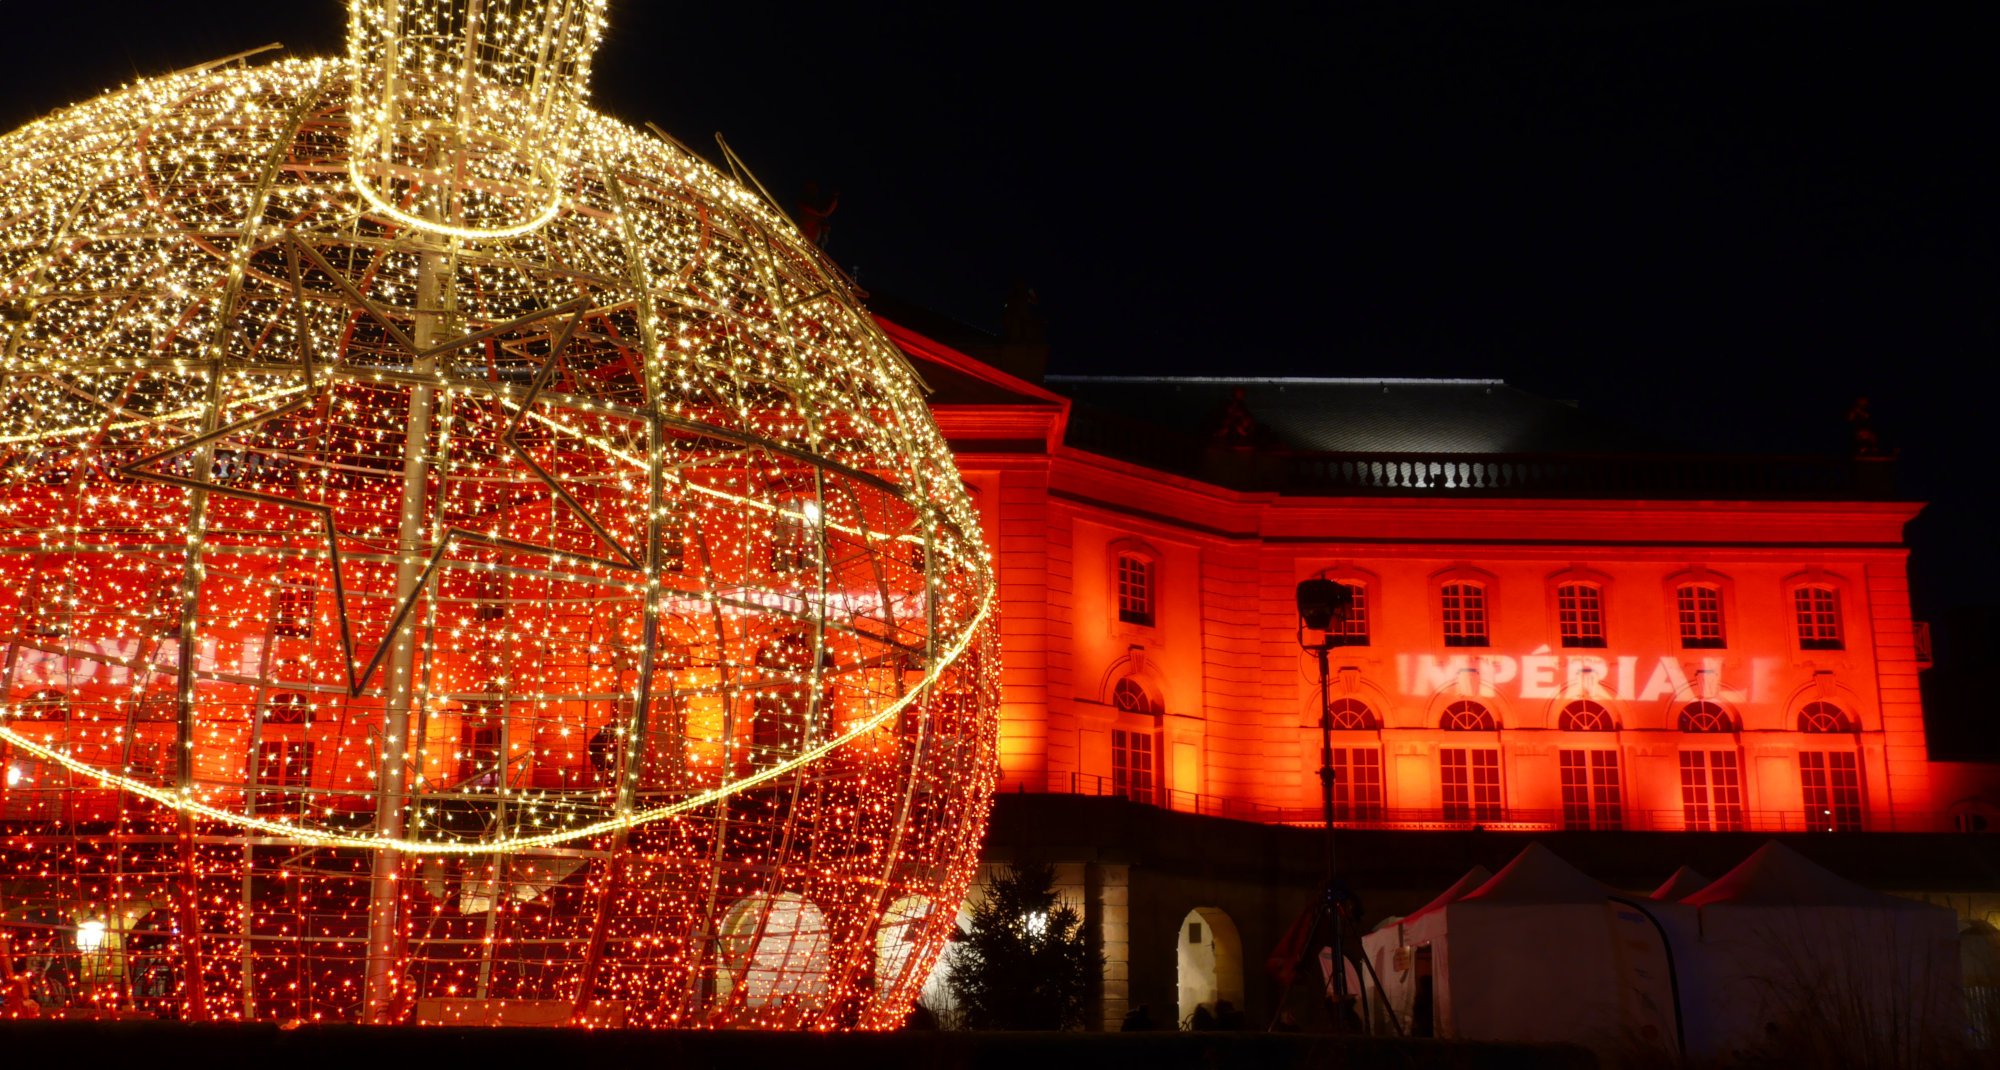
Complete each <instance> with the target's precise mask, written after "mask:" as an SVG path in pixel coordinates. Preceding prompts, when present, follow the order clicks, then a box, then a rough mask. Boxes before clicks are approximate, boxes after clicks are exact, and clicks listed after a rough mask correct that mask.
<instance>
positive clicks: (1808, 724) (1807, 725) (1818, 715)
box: [1799, 702, 1855, 732]
mask: <svg viewBox="0 0 2000 1070" xmlns="http://www.w3.org/2000/svg"><path fill="white" fill-rule="evenodd" d="M1799 731H1801V732H1852V731H1855V725H1854V721H1853V720H1852V719H1851V718H1849V717H1848V716H1847V714H1846V713H1844V712H1843V711H1842V710H1841V708H1840V707H1838V706H1836V705H1834V704H1833V703H1831V702H1808V703H1806V704H1805V707H1804V708H1803V709H1801V710H1799Z"/></svg>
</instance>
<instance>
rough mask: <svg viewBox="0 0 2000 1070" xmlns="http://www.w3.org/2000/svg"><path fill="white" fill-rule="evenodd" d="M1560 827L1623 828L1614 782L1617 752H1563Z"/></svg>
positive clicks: (1616, 783) (1621, 801)
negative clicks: (1561, 825) (1561, 817)
mask: <svg viewBox="0 0 2000 1070" xmlns="http://www.w3.org/2000/svg"><path fill="white" fill-rule="evenodd" d="M1559 757H1560V759H1561V762H1560V764H1561V768H1562V798H1563V826H1564V827H1565V828H1572V829H1599V830H1604V829H1620V828H1624V827H1625V805H1624V801H1623V798H1622V796H1621V793H1620V785H1619V782H1618V752H1617V751H1615V750H1609V749H1592V750H1567V749H1566V750H1563V751H1561V752H1560V755H1559Z"/></svg>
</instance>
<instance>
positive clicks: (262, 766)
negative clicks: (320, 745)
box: [256, 739, 313, 814]
mask: <svg viewBox="0 0 2000 1070" xmlns="http://www.w3.org/2000/svg"><path fill="white" fill-rule="evenodd" d="M312 759H313V745H312V744H311V743H310V742H306V741H302V740H289V739H267V740H264V741H262V742H260V743H258V744H257V783H258V784H259V785H260V786H265V787H274V788H304V787H307V786H308V785H310V784H311V783H312ZM305 800H306V797H305V794H304V792H300V791H286V792H275V791H274V792H259V793H257V806H256V810H257V812H258V813H265V814H271V813H293V814H296V813H300V812H303V811H304V810H305V805H306V801H305Z"/></svg>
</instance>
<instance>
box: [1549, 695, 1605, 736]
mask: <svg viewBox="0 0 2000 1070" xmlns="http://www.w3.org/2000/svg"><path fill="white" fill-rule="evenodd" d="M1556 727H1557V728H1560V729H1562V730H1563V731H1565V732H1616V731H1617V730H1618V722H1617V720H1616V719H1615V718H1613V717H1612V716H1611V711H1610V710H1607V709H1605V708H1604V707H1602V706H1600V705H1598V704H1597V703H1595V702H1592V701H1590V700H1589V699H1579V700H1577V701H1575V702H1572V703H1570V704H1569V705H1567V706H1564V707H1563V709H1562V713H1561V715H1560V716H1558V717H1557V718H1556Z"/></svg>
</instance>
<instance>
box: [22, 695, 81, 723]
mask: <svg viewBox="0 0 2000 1070" xmlns="http://www.w3.org/2000/svg"><path fill="white" fill-rule="evenodd" d="M14 719H15V720H17V721H67V720H69V692H67V691H63V690H61V689H58V688H53V687H48V688H43V689H42V690H40V691H37V692H35V693H34V694H32V695H29V696H28V697H27V699H25V700H24V701H22V702H21V703H20V704H19V706H18V708H16V709H15V711H14Z"/></svg>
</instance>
